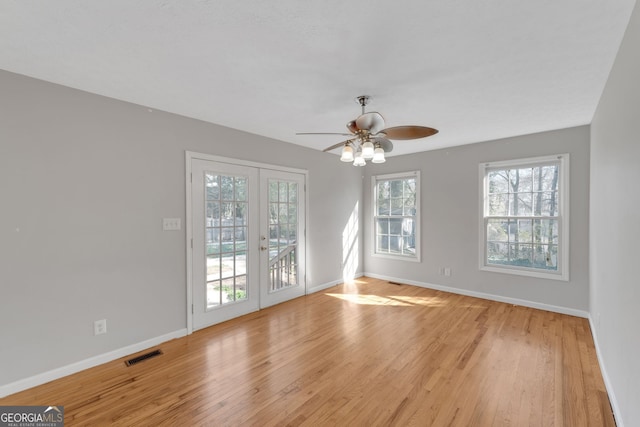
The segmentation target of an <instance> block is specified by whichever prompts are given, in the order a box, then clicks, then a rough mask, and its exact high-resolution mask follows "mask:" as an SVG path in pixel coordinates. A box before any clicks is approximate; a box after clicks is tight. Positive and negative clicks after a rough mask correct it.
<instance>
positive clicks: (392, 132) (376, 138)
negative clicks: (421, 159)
mask: <svg viewBox="0 0 640 427" xmlns="http://www.w3.org/2000/svg"><path fill="white" fill-rule="evenodd" d="M370 100H371V97H370V96H367V95H361V96H358V97H357V98H356V99H355V101H356V102H357V103H358V104H360V106H361V107H362V114H360V115H359V116H358V118H356V119H355V120H351V121H350V122H349V123H347V129H348V130H349V132H350V133H334V132H300V133H296V135H342V136H348V137H349V138H348V139H347V140H345V141H342V142H339V143H337V144H334V145H332V146H330V147H327V148H325V149H324V150H322V151H331V150H335V149H336V148H339V147H342V156H341V157H340V160H342V161H343V162H353V165H354V166H364V165H365V164H366V162H365V160H371V162H373V163H383V162H384V161H385V158H384V153H388V152H390V151H391V150H393V143H392V142H391V140H392V139H397V140H406V139H418V138H426V137H428V136H431V135H435V134H436V133H438V130H437V129H433V128H429V127H425V126H412V125H408V126H394V127H390V128H385V127H384V118H383V117H382V115H381V114H380V113H378V112H375V111H370V112H368V113H367V112H365V106H366V105H367V104H368V103H369V101H370Z"/></svg>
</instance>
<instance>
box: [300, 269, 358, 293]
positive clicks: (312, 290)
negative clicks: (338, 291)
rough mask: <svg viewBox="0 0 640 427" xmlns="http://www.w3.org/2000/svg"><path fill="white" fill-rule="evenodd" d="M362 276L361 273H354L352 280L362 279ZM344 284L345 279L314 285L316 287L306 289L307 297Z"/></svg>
mask: <svg viewBox="0 0 640 427" xmlns="http://www.w3.org/2000/svg"><path fill="white" fill-rule="evenodd" d="M362 276H364V274H363V273H356V275H355V277H354V279H357V278H359V277H362ZM344 282H345V279H344V278H342V279H338V280H334V281H332V282H327V283H323V284H321V285H316V286H313V287H310V288H307V295H308V294H313V293H316V292H320V291H323V290H325V289H327V288H330V287H332V286H335V285H339V284H341V283H344Z"/></svg>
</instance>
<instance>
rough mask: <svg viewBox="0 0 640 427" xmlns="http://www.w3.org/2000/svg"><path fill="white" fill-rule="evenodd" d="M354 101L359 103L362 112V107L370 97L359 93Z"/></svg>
mask: <svg viewBox="0 0 640 427" xmlns="http://www.w3.org/2000/svg"><path fill="white" fill-rule="evenodd" d="M354 101H356V102H357V103H358V104H360V107H362V114H364V107H365V106H366V105H367V104H368V103H369V101H371V97H370V96H369V95H360V96H358V97H357V98H356V99H355V100H354Z"/></svg>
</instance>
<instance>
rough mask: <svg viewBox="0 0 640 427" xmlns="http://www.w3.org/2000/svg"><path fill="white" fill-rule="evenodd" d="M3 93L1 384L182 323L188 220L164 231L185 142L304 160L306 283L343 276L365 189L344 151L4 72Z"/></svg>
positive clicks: (226, 152)
mask: <svg viewBox="0 0 640 427" xmlns="http://www.w3.org/2000/svg"><path fill="white" fill-rule="evenodd" d="M0 93H1V94H2V95H1V96H0V212H1V214H0V217H1V218H2V221H1V222H0V342H1V343H2V345H0V385H3V384H7V383H11V382H13V381H16V380H19V379H24V378H27V377H30V376H33V375H35V374H38V373H42V372H46V371H49V370H51V369H54V368H59V367H62V366H65V365H68V364H70V363H73V362H77V361H81V360H84V359H87V358H89V357H92V356H96V355H100V354H103V353H106V352H109V351H112V350H116V349H119V348H122V347H125V346H128V345H132V344H136V343H139V342H141V341H144V340H147V339H152V338H155V337H158V336H162V335H165V334H168V333H171V332H174V331H177V330H181V329H183V328H185V327H186V265H185V264H186V261H185V235H184V226H183V231H181V232H163V231H162V218H163V217H178V218H182V222H183V224H185V223H186V218H185V179H184V173H185V165H184V163H185V154H184V153H185V150H189V151H195V152H201V153H209V154H213V155H218V156H226V157H233V158H238V159H244V160H251V161H258V162H264V163H271V164H276V165H283V166H288V167H295V168H300V169H307V170H308V171H309V184H308V198H309V200H310V212H309V213H308V217H309V222H308V227H307V229H308V232H307V242H308V255H309V261H308V264H307V273H308V285H309V287H315V286H321V285H322V284H325V283H327V282H333V281H336V280H340V279H342V244H343V242H342V233H343V230H344V228H345V226H346V224H347V222H348V220H349V217H350V215H351V210H352V208H353V206H354V205H355V204H356V203H358V202H360V199H361V195H362V187H361V182H360V179H359V171H358V170H357V169H356V168H353V167H351V166H349V165H345V164H343V163H341V162H339V161H338V158H337V157H336V156H333V155H329V154H326V153H320V152H318V151H315V150H310V149H305V148H302V147H298V146H292V145H290V144H285V143H282V142H278V141H274V140H269V139H266V138H264V137H260V136H256V135H252V134H248V133H244V132H240V131H236V130H233V129H228V128H224V127H220V126H216V125H212V124H208V123H204V122H200V121H197V120H192V119H188V118H184V117H180V116H176V115H173V114H168V113H164V112H159V111H153V112H150V111H149V110H148V109H147V108H145V107H141V106H138V105H133V104H128V103H124V102H120V101H116V100H113V99H109V98H105V97H100V96H96V95H92V94H88V93H85V92H81V91H77V90H72V89H69V88H65V87H62V86H58V85H54V84H50V83H46V82H42V81H38V80H34V79H30V78H28V77H24V76H19V75H15V74H11V73H7V72H3V71H0ZM338 189H339V191H338ZM361 252H362V251H361V250H360V253H361ZM358 261H359V270H360V271H361V270H362V260H361V259H359V260H358ZM102 318H106V319H108V333H107V334H106V335H101V336H98V337H94V336H93V321H94V320H97V319H102Z"/></svg>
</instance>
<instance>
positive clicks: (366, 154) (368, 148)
mask: <svg viewBox="0 0 640 427" xmlns="http://www.w3.org/2000/svg"><path fill="white" fill-rule="evenodd" d="M362 158H364V159H365V160H369V159H373V142H371V141H366V142H365V143H364V144H362Z"/></svg>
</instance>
